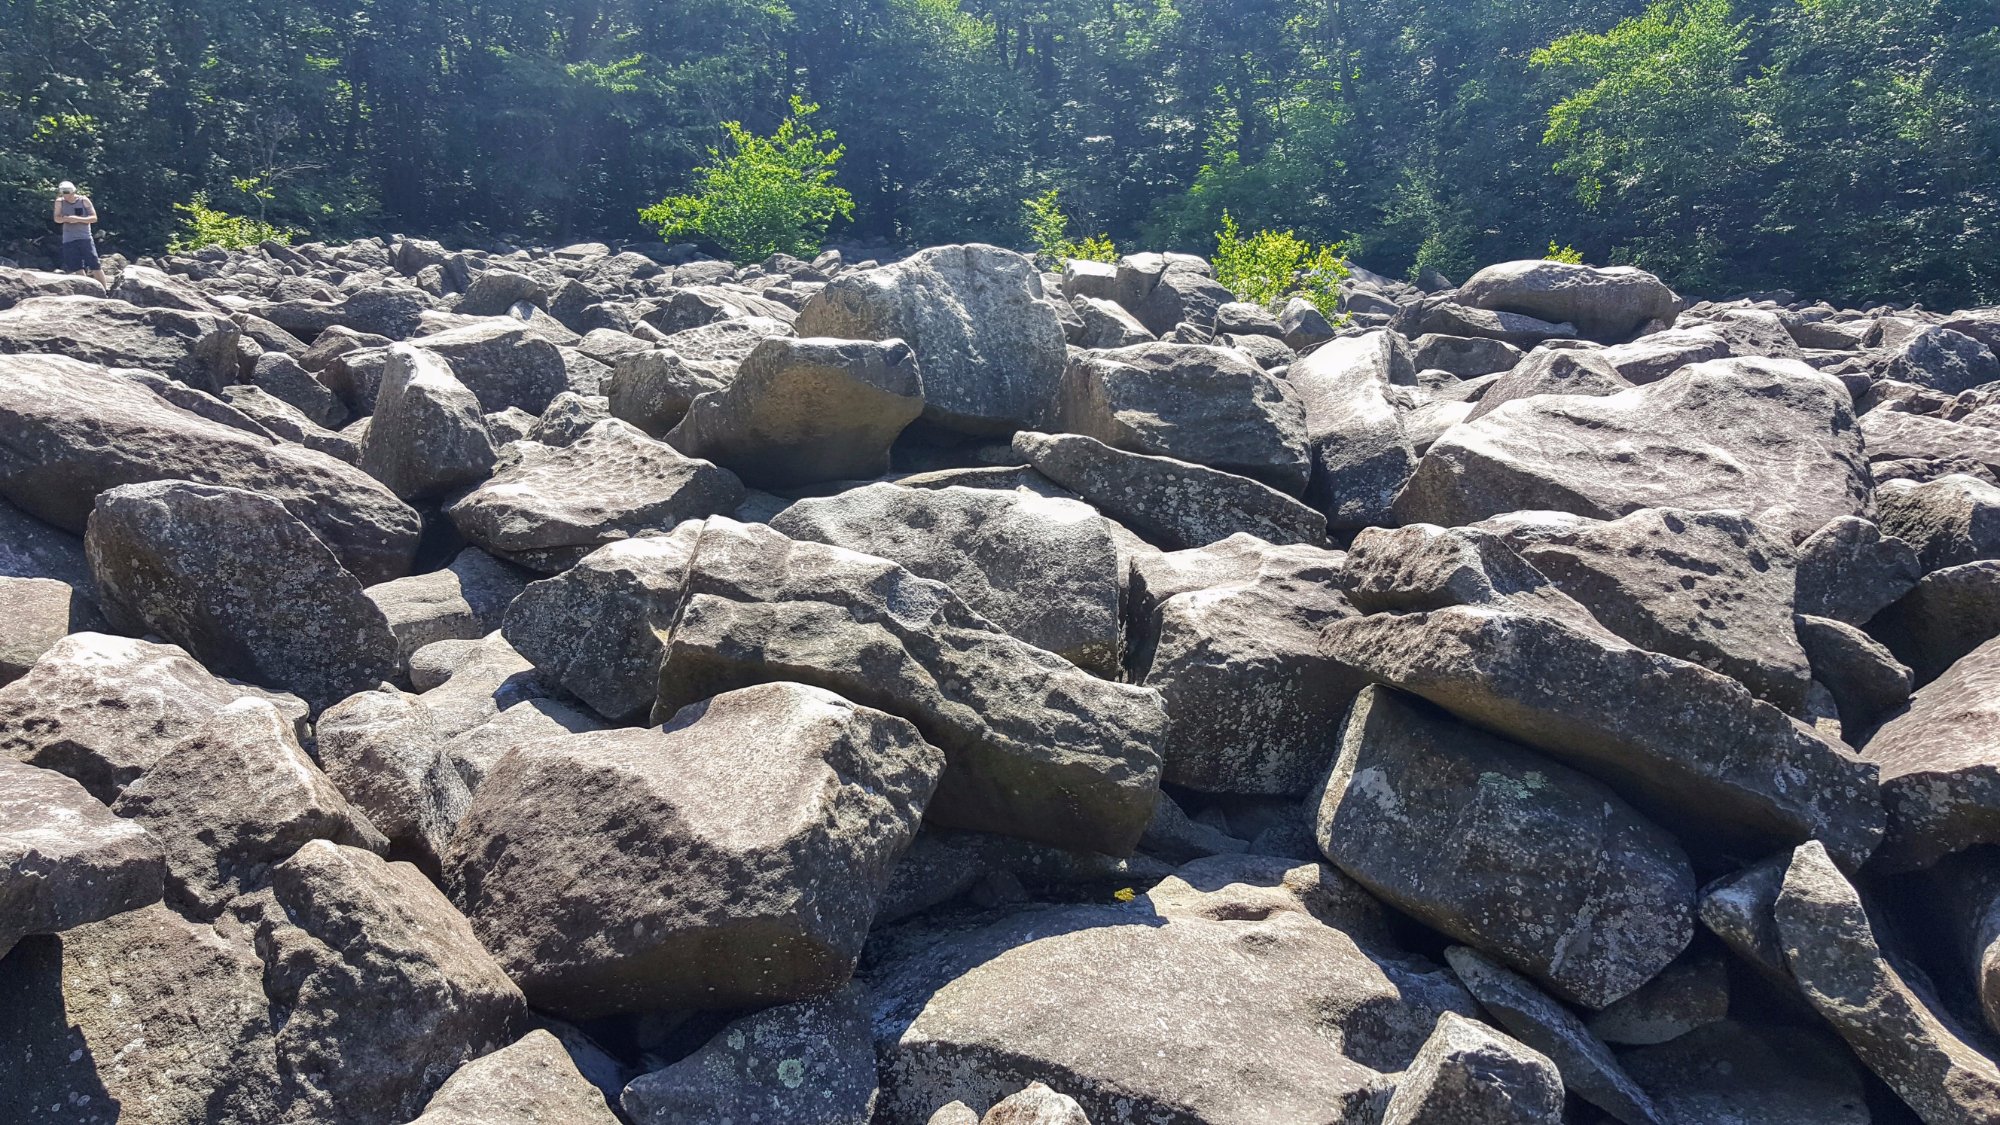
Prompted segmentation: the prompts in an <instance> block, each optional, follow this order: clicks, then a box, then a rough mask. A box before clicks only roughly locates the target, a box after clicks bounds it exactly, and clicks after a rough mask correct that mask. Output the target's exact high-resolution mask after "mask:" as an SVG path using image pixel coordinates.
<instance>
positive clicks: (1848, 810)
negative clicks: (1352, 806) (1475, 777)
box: [1323, 606, 1884, 862]
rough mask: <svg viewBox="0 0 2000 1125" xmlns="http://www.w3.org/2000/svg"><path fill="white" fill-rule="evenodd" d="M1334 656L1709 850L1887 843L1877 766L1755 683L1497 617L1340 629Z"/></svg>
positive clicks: (1344, 624) (1333, 640)
mask: <svg viewBox="0 0 2000 1125" xmlns="http://www.w3.org/2000/svg"><path fill="white" fill-rule="evenodd" d="M1323 641H1324V645H1325V651H1326V653H1327V655H1328V656H1330V657H1332V658H1333V659H1336V660H1339V661H1341V662H1342V663H1344V664H1347V665H1349V666H1351V667H1354V668H1358V669H1361V670H1362V671H1364V672H1365V673H1367V674H1368V675H1369V676H1371V677H1372V678H1374V679H1376V680H1379V681H1381V682H1383V683H1387V684H1390V685H1391V686H1394V687H1397V688H1401V689H1402V690H1404V691H1408V692H1412V693H1414V694H1417V695H1421V696H1423V697H1425V698H1426V699H1429V700H1430V701H1432V702H1433V703H1436V704H1438V705H1440V706H1442V707H1444V708H1445V709H1446V710H1448V711H1451V712H1453V713H1455V714H1457V715H1458V716H1459V717H1461V718H1463V719H1466V720H1468V721H1470V722H1473V723H1475V724H1477V725H1479V726H1482V727H1485V728H1487V729H1489V730H1492V731H1496V732H1498V733H1501V734H1504V735H1506V736H1508V737H1510V738H1512V739H1514V740H1515V741H1517V742H1521V743H1524V744H1526V745H1528V746H1531V747H1534V748H1535V749H1537V750H1541V751H1544V752H1546V753H1548V754H1550V755H1551V756H1553V757H1555V758H1557V759H1559V760H1561V761H1563V762H1566V763H1567V764H1569V765H1571V766H1574V767H1576V768H1577V769H1580V770H1582V771H1584V772H1585V773H1588V774H1590V775H1591V776H1593V777H1596V778H1597V779H1598V780H1600V781H1603V782H1605V783H1606V784H1608V785H1610V786H1611V787H1612V788H1613V789H1614V790H1616V791H1618V792H1619V793H1620V794H1621V795H1622V796H1624V797H1625V798H1626V799H1628V800H1631V801H1632V802H1633V803H1634V804H1636V805H1638V806H1639V807H1640V808H1641V809H1642V810H1644V811H1645V812H1646V813H1647V814H1648V815H1649V816H1651V817H1653V818H1654V819H1655V820H1657V821H1659V822H1661V823H1662V824H1664V825H1665V826H1667V827H1669V828H1675V829H1685V830H1686V831H1692V832H1699V836H1698V837H1697V838H1698V839H1699V840H1700V842H1701V843H1703V844H1704V845H1708V846H1718V847H1723V848H1729V847H1736V846H1745V847H1768V846H1769V845H1770V844H1772V843H1774V842H1775V843H1793V842H1797V841H1799V840H1804V839H1810V838H1818V839H1822V840H1826V841H1828V842H1829V844H1830V846H1831V847H1832V848H1833V849H1834V850H1835V852H1836V854H1839V855H1840V856H1841V857H1842V858H1843V859H1844V860H1846V861H1849V862H1859V861H1860V860H1862V859H1865V858H1867V856H1868V855H1869V854H1870V853H1871V852H1872V851H1873V850H1874V849H1875V846H1876V844H1877V843H1878V842H1879V841H1880V840H1881V838H1882V827H1883V821H1884V816H1883V812H1882V809H1881V806H1880V804H1879V803H1878V798H1877V788H1878V786H1877V781H1876V770H1875V767H1874V765H1873V764H1872V763H1869V762H1864V761H1862V760H1861V759H1859V758H1857V757H1854V756H1853V755H1851V754H1850V753H1848V752H1847V751H1845V750H1844V749H1842V748H1840V747H1837V746H1834V745H1833V744H1831V743H1828V742H1826V741H1825V740H1823V739H1821V738H1819V737H1818V736H1817V735H1815V734H1813V733H1812V732H1811V731H1810V730H1809V729H1807V728H1806V727H1804V726H1802V725H1800V724H1799V723H1797V722H1796V721H1794V720H1793V719H1791V718H1790V717H1789V716H1787V715H1785V714H1784V712H1782V711H1779V710H1778V709H1777V708H1775V707H1773V706H1771V705H1770V704H1768V703H1764V702H1762V701H1761V700H1758V699H1756V698H1754V697H1753V696H1751V694H1750V692H1749V691H1748V690H1747V689H1745V688H1744V687H1743V686H1742V685H1740V684H1738V683H1736V681H1734V680H1731V679H1729V678H1727V677H1725V676H1721V675H1718V674H1717V673H1714V672H1711V671H1709V670H1708V669H1706V668H1702V667H1699V666H1697V665H1693V664H1689V663H1687V662H1685V661H1681V660H1676V659H1674V658H1673V657H1670V656H1662V655H1659V654H1657V653H1650V652H1646V651H1644V650H1642V649H1637V648H1630V647H1626V646H1623V645H1620V644H1617V643H1615V642H1613V641H1611V640H1608V639H1606V638H1603V637H1601V636H1599V635H1597V634H1595V633H1593V632H1591V631H1589V630H1586V629H1583V628H1580V627H1578V626H1576V625H1573V624H1570V623H1568V622H1566V621H1564V620H1561V619H1559V618H1556V617H1553V616H1548V615H1545V614H1540V613H1525V612H1519V611H1514V610H1509V609H1506V608H1496V607H1488V606H1455V607H1450V608H1446V609H1439V610H1436V611H1433V612H1429V613H1409V614H1403V615H1400V616H1399V615H1394V614H1375V615H1373V616H1369V617H1361V618H1353V619H1349V620H1345V621H1336V622H1333V623H1332V624H1330V625H1328V626H1327V627H1326V630H1325V634H1324V638H1323Z"/></svg>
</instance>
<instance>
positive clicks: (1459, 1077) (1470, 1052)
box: [1382, 1012, 1563, 1125]
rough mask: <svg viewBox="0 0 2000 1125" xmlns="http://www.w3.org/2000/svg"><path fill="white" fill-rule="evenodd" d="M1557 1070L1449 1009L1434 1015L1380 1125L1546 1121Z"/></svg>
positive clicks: (1550, 1121)
mask: <svg viewBox="0 0 2000 1125" xmlns="http://www.w3.org/2000/svg"><path fill="white" fill-rule="evenodd" d="M1562 1111H1563V1084H1562V1075H1561V1074H1560V1073H1558V1072H1557V1070H1556V1064H1555V1063H1553V1062H1550V1061H1549V1059H1548V1056H1546V1055H1544V1054H1542V1053H1541V1052H1540V1051H1537V1050H1535V1049H1533V1048H1532V1047H1529V1046H1527V1045H1526V1044H1524V1043H1521V1042H1518V1041H1516V1040H1514V1039H1510V1038H1508V1037H1507V1036H1505V1035H1502V1034H1500V1033H1499V1032H1497V1031H1494V1030H1493V1029H1492V1028H1490V1027H1487V1026H1486V1025H1485V1024H1483V1023H1477V1022H1475V1021H1473V1020H1469V1019H1466V1018H1465V1017H1464V1016H1461V1015H1459V1014H1458V1013H1457V1012H1446V1013H1445V1014H1443V1015H1441V1016H1439V1017H1438V1022H1437V1027H1436V1028H1435V1029H1434V1030H1433V1031H1432V1032H1431V1037H1430V1038H1429V1039H1428V1040H1425V1042H1424V1048H1423V1050H1421V1051H1419V1052H1417V1057H1416V1059H1415V1060H1414V1061H1412V1062H1411V1063H1410V1068H1409V1070H1407V1071H1405V1072H1404V1074H1403V1078H1402V1081H1400V1082H1398V1083H1397V1084H1396V1092H1395V1094H1394V1095H1392V1096H1391V1097H1390V1098H1389V1105H1388V1108H1387V1109H1386V1110H1384V1111H1383V1114H1382V1125H1431V1123H1438V1125H1442V1123H1443V1122H1447V1121H1450V1122H1460V1123H1463V1125H1542V1123H1547V1125H1554V1123H1555V1122H1558V1121H1561V1120H1562Z"/></svg>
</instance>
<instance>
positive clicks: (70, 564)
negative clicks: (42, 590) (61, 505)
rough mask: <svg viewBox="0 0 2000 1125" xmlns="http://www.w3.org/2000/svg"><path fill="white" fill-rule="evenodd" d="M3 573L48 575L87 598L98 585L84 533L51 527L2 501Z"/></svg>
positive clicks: (0, 563) (0, 543)
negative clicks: (93, 580) (85, 553)
mask: <svg viewBox="0 0 2000 1125" xmlns="http://www.w3.org/2000/svg"><path fill="white" fill-rule="evenodd" d="M0 576H4V577H7V578H47V579H51V580H54V581H56V582H61V583H63V584H64V585H66V586H69V587H70V588H71V589H73V590H76V591H78V592H79V593H80V594H82V595H83V596H86V597H91V596H94V594H95V591H96V587H95V585H94V584H93V583H92V581H91V577H90V560H89V559H88V558H87V557H85V556H84V553H83V539H82V537H81V536H77V535H71V534H70V533H69V532H67V531H62V530H59V529H57V528H54V527H51V526H49V525H48V524H46V523H43V522H42V521H41V520H38V519H36V518H35V517H33V516H31V515H29V514H28V513H26V512H24V511H22V510H21V509H19V508H16V507H15V506H14V505H12V504H9V503H8V502H7V501H5V500H0Z"/></svg>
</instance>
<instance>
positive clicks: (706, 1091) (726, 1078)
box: [619, 986, 877, 1125]
mask: <svg viewBox="0 0 2000 1125" xmlns="http://www.w3.org/2000/svg"><path fill="white" fill-rule="evenodd" d="M867 999H868V998H867V996H866V995H865V994H863V993H862V992H861V990H860V989H859V988H856V987H852V986H850V987H848V988H844V989H842V990H840V991H838V992H834V993H831V994H829V995H827V996H822V997H815V998H813V999H811V1000H801V1001H798V1002H797V1003H793V1004H780V1005H778V1006H777V1007H774V1008H766V1009H765V1010H763V1011H761V1012H757V1013H755V1014H753V1015H748V1016H744V1017H743V1018H742V1019H739V1020H736V1021H734V1022H732V1023H731V1024H730V1025H729V1026H728V1027H725V1028H723V1029H722V1031H721V1032H719V1033H717V1034H716V1036H715V1037H714V1038H713V1039H710V1040H709V1041H708V1043H707V1045H706V1046H704V1047H702V1048H701V1050H699V1051H696V1052H695V1053H694V1054H692V1055H689V1056H688V1057H687V1058H684V1059H682V1060H681V1061H679V1062H677V1063H675V1064H673V1065H672V1066H669V1067H666V1068H664V1069H661V1070H656V1071H653V1072H651V1073H649V1074H642V1075H640V1076H639V1077H638V1078H635V1079H633V1080H632V1081H631V1083H630V1084H629V1085H627V1086H626V1087H625V1092H624V1095H623V1096H622V1097H621V1098H620V1099H619V1101H620V1103H621V1104H622V1105H623V1106H624V1107H625V1112H626V1113H629V1114H631V1115H632V1120H633V1121H635V1122H637V1123H638V1125H705V1123H707V1122H712V1121H716V1120H718V1119H725V1120H730V1121H759V1122H765V1121H768V1122H772V1123H773V1125H777V1123H780V1122H790V1123H797V1125H869V1122H870V1121H871V1120H872V1119H873V1116H874V1112H875V1099H876V1094H877V1082H876V1077H875V1048H874V1045H873V1042H872V1039H871V1037H870V1036H869V1031H868V1016H867V1012H866V1005H867Z"/></svg>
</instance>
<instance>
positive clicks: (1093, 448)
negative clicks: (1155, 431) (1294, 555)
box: [1014, 430, 1326, 550]
mask: <svg viewBox="0 0 2000 1125" xmlns="http://www.w3.org/2000/svg"><path fill="white" fill-rule="evenodd" d="M1014 452H1015V453H1017V454H1019V455H1020V456H1022V457H1024V458H1026V459H1027V461H1028V462H1029V463H1030V464H1031V465H1033V466H1034V467H1035V469H1036V471H1038V472H1040V473H1041V474H1042V475H1043V476H1046V477H1048V478H1049V479H1050V480H1052V481H1054V482H1056V483H1057V484H1060V485H1062V486H1063V487H1064V488H1067V489H1069V490H1070V491H1071V492H1074V493H1076V495H1077V496H1079V497H1080V498H1082V499H1083V500H1085V501H1086V502H1088V503H1089V504H1090V505H1091V506H1092V507H1094V508H1096V509H1097V510H1098V511H1101V512H1103V513H1104V514H1105V515H1107V516H1110V517H1111V518H1112V519H1115V520H1117V521H1118V522H1119V523H1120V524H1122V525H1124V526H1126V527H1129V528H1131V529H1132V530H1133V531H1136V532H1138V533H1139V534H1140V535H1142V536H1144V537H1146V538H1147V539H1148V540H1150V541H1151V542H1153V543H1156V544H1158V545H1159V546H1161V547H1164V548H1166V549H1168V550H1182V549H1185V548H1190V547H1205V546H1207V545H1209V544H1210V543H1216V542H1220V541H1221V540H1224V539H1227V538H1229V537H1230V536H1232V535H1235V534H1238V533H1246V534H1250V535H1254V536H1256V537H1258V538H1259V539H1263V540H1266V541H1268V542H1271V543H1318V542H1320V541H1321V540H1322V539H1324V538H1325V537H1326V517H1325V516H1323V515H1321V514H1320V513H1319V512H1317V511H1315V510H1313V509H1312V508H1310V507H1308V506H1307V505H1305V504H1303V503H1301V502H1300V501H1298V500H1295V499H1293V498H1292V497H1290V496H1287V495H1285V494H1284V493H1282V492H1279V491H1278V490H1277V489H1275V488H1272V487H1270V486H1269V485H1266V484H1263V483H1262V482H1260V481H1254V480H1251V479H1250V478H1249V477H1244V476H1238V475H1236V474H1235V473H1226V472H1223V471H1222V470H1220V469H1211V468H1209V467H1208V466H1206V465H1197V464H1194V463H1193V462H1191V461H1178V460H1175V459H1173V458H1171V457H1151V456H1148V455H1146V454H1143V453H1131V452H1128V451H1126V450H1123V449H1114V448H1112V447H1111V446H1108V445H1106V444H1104V443H1103V442H1101V441H1098V440H1097V439H1096V438H1091V437H1085V436H1083V435H1081V434H1041V433H1034V432H1032V431H1028V430H1023V431H1021V432H1020V433H1017V434H1015V435H1014Z"/></svg>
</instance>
